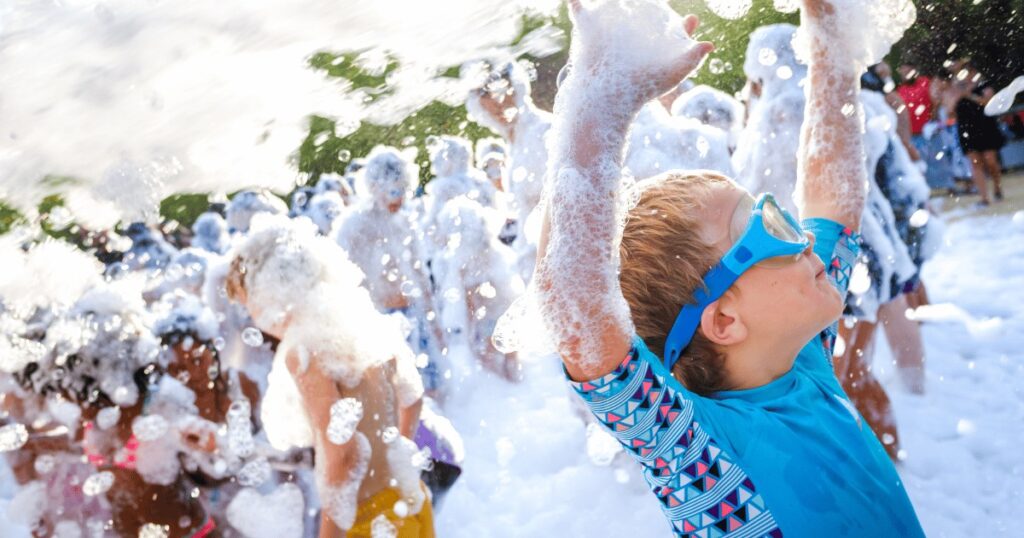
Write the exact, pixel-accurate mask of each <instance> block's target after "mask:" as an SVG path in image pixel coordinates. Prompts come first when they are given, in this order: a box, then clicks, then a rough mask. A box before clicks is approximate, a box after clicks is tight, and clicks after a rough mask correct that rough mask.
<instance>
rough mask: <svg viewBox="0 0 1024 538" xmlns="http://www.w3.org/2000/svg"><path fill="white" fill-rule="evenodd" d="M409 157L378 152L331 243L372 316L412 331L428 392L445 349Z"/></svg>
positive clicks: (437, 385)
mask: <svg viewBox="0 0 1024 538" xmlns="http://www.w3.org/2000/svg"><path fill="white" fill-rule="evenodd" d="M415 157H416V155H415V148H413V150H412V151H409V150H399V149H397V148H393V147H389V146H377V147H375V148H373V150H371V151H370V154H369V155H368V156H367V158H366V167H365V168H364V169H362V170H361V171H360V175H359V179H360V184H359V189H358V191H359V192H360V193H361V194H360V201H359V202H358V203H357V204H356V205H355V206H354V207H353V208H352V210H351V211H349V212H348V213H347V215H346V216H345V217H344V218H343V219H342V221H341V223H340V224H339V225H338V227H337V231H336V234H335V240H336V241H337V242H338V244H339V245H341V248H343V249H344V250H345V251H346V252H347V253H348V256H349V258H350V259H351V260H352V262H353V263H355V264H356V265H357V266H359V268H360V269H361V270H362V271H363V273H364V274H365V282H364V285H365V287H366V289H367V290H368V291H369V292H370V297H371V299H372V300H373V303H374V305H375V306H376V307H377V310H379V311H381V312H385V313H389V314H396V315H401V316H404V317H405V318H406V320H408V322H409V324H410V325H411V327H410V331H409V333H410V334H409V341H410V343H411V344H412V347H413V350H414V351H415V352H416V353H418V354H423V355H426V356H427V357H428V362H427V364H426V365H424V367H423V377H424V382H425V384H426V386H427V390H428V391H435V390H437V389H439V388H440V386H441V384H442V377H441V372H442V369H441V368H440V365H439V361H441V360H442V357H441V351H442V350H443V349H444V348H445V347H446V344H445V342H444V339H443V335H442V334H441V331H440V328H439V327H438V324H437V321H436V318H435V316H436V313H435V311H434V297H433V287H432V285H431V282H430V279H429V275H428V273H427V267H426V264H425V262H424V260H426V259H428V256H427V254H428V253H427V252H426V251H427V250H429V248H430V245H429V244H428V241H427V240H426V238H425V233H424V232H423V231H422V229H421V227H420V225H419V218H420V216H419V214H418V212H417V211H416V208H415V207H414V205H413V201H412V200H410V199H409V194H410V193H409V191H410V187H411V186H412V185H413V183H414V182H415V181H416V180H417V178H418V174H419V167H417V166H416V165H415V164H414V162H413V160H414V159H415Z"/></svg>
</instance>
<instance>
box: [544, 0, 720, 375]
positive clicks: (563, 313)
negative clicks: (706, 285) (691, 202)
mask: <svg viewBox="0 0 1024 538" xmlns="http://www.w3.org/2000/svg"><path fill="white" fill-rule="evenodd" d="M633 7H634V8H635V9H634V11H632V12H629V13H626V12H621V13H617V12H616V10H617V9H620V8H619V7H618V4H616V3H613V2H608V3H605V4H603V5H600V6H598V7H595V8H584V7H582V5H581V4H580V2H579V1H578V0H571V1H570V11H571V13H572V15H573V22H574V26H575V27H574V39H573V45H572V51H571V53H570V66H571V67H570V69H571V71H570V73H569V75H568V77H567V78H566V80H565V82H564V83H563V85H562V87H561V89H560V91H559V93H558V97H557V99H556V101H555V123H554V126H553V133H554V134H553V136H554V139H553V140H552V142H553V146H552V151H551V154H550V156H549V163H548V178H547V189H548V199H547V212H546V215H545V222H544V228H543V231H542V238H541V244H540V248H539V253H538V255H539V257H540V259H539V260H538V265H537V271H536V279H537V280H536V283H537V287H538V293H539V299H540V303H541V312H542V315H543V317H544V321H545V323H546V324H547V326H548V327H549V329H550V331H551V333H552V335H553V337H554V339H555V343H556V345H557V348H558V351H559V353H560V354H561V356H562V360H563V361H564V362H565V365H566V369H567V370H568V372H569V375H571V376H572V377H573V378H574V379H578V380H589V379H594V378H596V377H600V376H602V375H604V374H607V373H608V372H610V371H612V370H613V369H614V368H615V366H617V365H618V364H619V363H620V362H621V361H622V359H623V357H625V356H626V353H627V352H628V351H629V347H630V339H631V337H632V333H633V327H632V323H631V321H630V317H629V308H628V306H627V305H626V302H625V299H624V298H623V297H622V292H621V291H620V289H619V282H618V274H617V271H616V264H617V259H618V256H617V252H616V249H617V248H618V238H619V234H620V233H621V231H620V226H621V223H620V219H619V218H618V215H617V212H618V211H617V208H618V209H619V210H621V202H620V196H619V185H620V183H621V172H622V161H623V151H624V147H625V141H626V135H627V132H628V130H629V125H630V123H631V122H632V121H633V118H634V117H635V116H636V114H637V112H639V110H640V108H641V107H642V106H643V105H644V103H646V102H647V101H650V100H651V99H654V98H656V97H657V96H659V95H661V94H663V93H665V92H666V91H667V90H669V89H671V88H672V87H674V86H675V85H676V84H678V83H679V81H680V80H682V79H683V78H685V77H686V76H687V75H688V74H689V73H690V72H691V71H692V70H693V69H694V68H696V67H697V66H698V65H699V64H700V61H701V60H702V59H703V57H704V56H705V55H706V54H707V53H708V52H710V50H711V48H712V46H711V44H710V43H697V42H694V41H693V40H692V39H690V37H689V34H690V33H692V32H693V30H694V29H695V28H696V26H697V18H696V17H693V16H690V17H687V18H686V19H685V20H683V19H680V17H679V16H678V15H676V14H675V13H673V12H671V11H670V10H669V8H668V6H667V5H665V4H664V3H663V2H647V3H642V4H641V3H634V5H633ZM627 15H628V16H630V17H635V19H634V20H628V19H625V20H624V17H625V16H627ZM630 23H632V25H631V24H630ZM652 23H653V24H652ZM659 24H660V25H663V28H658V27H657V25H659ZM658 30H661V31H660V32H659V31H658Z"/></svg>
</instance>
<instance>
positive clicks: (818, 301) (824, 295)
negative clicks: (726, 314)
mask: <svg viewBox="0 0 1024 538" xmlns="http://www.w3.org/2000/svg"><path fill="white" fill-rule="evenodd" d="M749 196H750V194H749V193H748V192H747V191H746V190H745V189H743V188H742V187H740V186H739V185H736V184H735V183H732V182H729V183H722V184H717V185H716V186H715V187H713V188H712V191H711V193H710V195H709V196H708V203H707V204H706V205H705V207H704V213H705V214H704V215H703V217H704V218H703V222H704V223H705V224H704V226H705V228H704V230H702V236H703V238H704V240H705V241H707V242H708V243H710V244H713V245H715V246H717V247H718V249H719V251H720V253H721V254H723V255H724V254H725V252H726V251H727V250H728V249H729V248H730V247H731V246H732V245H733V243H734V242H735V240H736V239H738V238H739V236H740V235H742V233H743V230H744V229H745V228H746V225H747V222H748V221H749V219H750V213H749V211H748V209H747V208H748V207H749V205H747V204H741V203H740V202H741V201H742V200H743V199H744V198H746V197H749ZM741 213H742V214H741ZM808 235H809V236H810V238H811V245H810V246H809V247H808V249H807V250H806V251H805V252H804V253H803V254H802V255H800V256H799V257H798V258H797V259H796V260H795V261H793V262H791V263H786V264H784V265H779V264H771V266H766V265H768V264H757V265H755V266H753V267H752V268H750V269H749V270H748V271H746V272H745V273H743V274H742V275H740V277H739V279H737V280H736V282H735V283H734V284H733V286H732V288H731V289H730V292H727V294H726V295H725V296H724V297H723V298H722V299H721V300H723V301H729V303H730V307H731V308H733V309H735V311H736V313H737V314H738V318H739V320H740V322H742V323H743V325H744V326H745V327H746V329H747V335H748V336H747V338H748V339H753V341H764V342H766V343H771V342H779V341H780V340H781V341H789V340H791V341H792V342H793V343H794V345H796V346H797V347H796V349H799V348H800V347H802V346H803V345H804V344H806V343H807V342H808V341H809V340H810V339H811V338H812V337H814V335H815V334H817V333H818V332H820V331H821V330H823V329H824V328H825V327H827V326H828V325H829V324H830V323H832V322H833V321H835V320H836V319H837V318H838V317H839V316H840V315H841V314H842V310H843V301H842V298H841V297H840V295H839V292H838V291H837V290H836V288H835V287H834V286H833V285H832V284H831V283H830V282H829V280H828V278H827V276H826V274H825V265H824V264H823V263H822V261H821V259H819V258H818V257H817V256H815V255H814V253H813V247H814V237H813V235H811V234H808Z"/></svg>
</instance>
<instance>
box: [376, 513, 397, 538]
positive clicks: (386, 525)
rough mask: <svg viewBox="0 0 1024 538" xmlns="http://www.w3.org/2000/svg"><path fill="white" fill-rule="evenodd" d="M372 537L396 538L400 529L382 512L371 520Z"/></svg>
mask: <svg viewBox="0 0 1024 538" xmlns="http://www.w3.org/2000/svg"><path fill="white" fill-rule="evenodd" d="M370 536H371V538H395V537H397V536H398V529H396V528H395V526H394V525H393V524H392V523H391V521H390V520H388V518H387V516H385V515H384V514H381V515H379V516H377V517H375V518H373V521H372V522H370Z"/></svg>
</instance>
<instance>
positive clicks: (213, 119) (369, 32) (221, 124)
mask: <svg viewBox="0 0 1024 538" xmlns="http://www.w3.org/2000/svg"><path fill="white" fill-rule="evenodd" d="M557 6H558V2H557V1H555V0H519V1H516V2H503V1H497V0H488V1H483V2H480V1H470V0H456V1H453V2H448V3H446V5H445V6H444V8H443V9H439V8H438V6H436V5H434V4H432V3H429V2H428V3H423V2H404V1H400V0H385V1H381V2H358V1H355V0H300V1H298V2H295V1H285V0H259V1H255V2H241V1H233V2H204V1H201V0H184V1H179V2H158V3H139V2H134V1H132V0H106V1H103V2H94V1H84V0H81V1H80V0H75V1H72V2H59V3H46V2H42V3H41V2H19V3H16V4H14V5H13V6H11V7H9V8H7V9H4V10H3V11H2V12H0V18H2V20H0V71H2V72H3V73H4V74H5V80H7V81H15V80H16V81H17V83H5V84H3V85H0V103H2V104H0V111H2V114H3V116H4V128H3V130H4V132H3V138H4V141H5V142H4V146H3V149H2V150H0V178H3V179H2V183H0V199H4V200H8V201H10V202H14V203H15V204H17V205H18V206H20V207H22V208H23V209H25V210H27V211H29V210H31V208H32V207H34V205H35V204H36V203H38V201H39V200H40V199H41V197H42V196H43V195H45V194H47V193H50V192H53V191H64V192H65V193H66V195H67V198H68V202H69V206H70V207H71V208H72V210H73V211H74V213H75V216H76V217H77V218H78V219H79V220H80V221H81V222H86V223H90V224H92V225H95V226H101V225H106V224H109V223H111V222H112V221H113V220H115V219H116V218H117V217H118V216H124V217H126V218H128V219H137V218H139V217H152V216H153V215H154V212H155V207H156V206H155V203H156V202H157V201H159V200H160V198H161V197H163V196H166V195H168V194H170V193H173V192H215V193H216V192H230V191H233V190H237V189H239V188H242V187H247V186H253V185H261V186H266V187H271V188H275V189H279V190H290V186H291V185H292V183H293V180H294V178H295V173H296V172H295V169H294V168H293V165H292V164H291V163H290V162H289V156H290V155H291V154H292V153H293V152H294V151H295V150H296V148H297V147H298V145H299V143H300V142H301V140H302V137H303V135H304V133H305V128H306V123H305V122H306V117H307V116H308V115H309V114H313V113H316V114H323V115H329V116H333V117H338V118H341V119H343V121H341V122H339V134H345V133H346V132H348V131H351V130H353V129H354V128H355V127H356V126H357V125H358V120H360V119H368V120H372V121H375V122H384V123H393V122H396V121H398V120H400V119H402V118H404V117H405V116H406V115H408V114H409V113H411V112H413V111H415V110H416V109H417V108H419V107H421V106H422V105H424V104H426V103H428V102H429V101H430V100H432V99H435V98H441V99H444V100H447V101H449V102H452V103H457V102H458V101H461V99H462V97H463V96H464V95H465V94H464V91H460V89H459V82H457V81H453V80H452V79H438V78H437V75H439V74H440V73H441V72H442V71H443V70H444V69H446V68H448V67H450V66H453V65H460V64H462V63H463V62H466V61H467V60H472V59H476V58H480V57H489V56H495V55H502V54H509V53H513V54H515V53H520V54H521V53H526V52H532V53H535V54H539V55H544V54H548V53H550V52H553V51H555V50H558V48H559V46H560V45H559V43H560V39H561V38H560V36H559V35H558V32H557V31H556V30H554V29H553V28H552V27H545V28H542V29H539V30H537V31H534V32H532V33H531V34H530V36H529V37H528V39H526V40H524V41H523V42H522V43H520V44H519V45H517V46H516V47H515V49H514V50H510V49H509V47H508V44H509V43H510V42H511V41H512V40H513V38H515V37H516V35H517V33H518V32H519V31H520V20H521V19H520V16H519V15H520V14H522V13H523V12H524V10H526V9H530V10H534V11H535V12H540V13H552V12H553V11H554V10H555V9H556V8H557ZM399 14H400V15H399ZM320 50H329V51H339V52H340V51H360V55H359V58H358V63H359V64H360V65H362V66H365V67H366V68H367V71H369V72H371V73H378V74H382V72H383V69H384V67H385V66H386V65H387V60H388V57H389V56H390V57H392V58H394V59H396V60H397V61H398V62H399V64H400V67H399V68H398V69H397V70H395V71H394V72H392V73H391V74H389V75H388V80H387V84H388V87H389V88H392V89H394V90H395V91H394V93H393V94H391V95H387V96H383V97H381V98H380V99H377V100H376V101H375V102H374V103H372V104H370V103H365V102H364V99H365V98H366V97H368V95H369V93H368V90H360V91H351V92H346V89H347V88H346V87H345V86H343V85H342V84H341V83H339V82H337V81H328V80H326V79H325V77H324V75H323V74H322V73H318V72H315V71H313V70H311V69H309V68H308V67H307V63H306V60H307V58H308V57H309V56H310V55H311V54H313V53H315V52H317V51H320ZM46 174H55V175H62V176H73V177H75V178H78V179H79V180H80V182H79V181H76V182H74V183H69V184H62V185H59V186H58V185H55V184H54V183H52V182H51V183H44V182H41V180H42V178H43V176H44V175H46Z"/></svg>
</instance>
